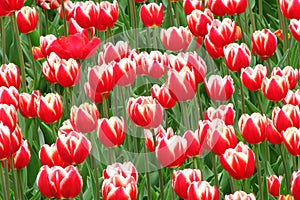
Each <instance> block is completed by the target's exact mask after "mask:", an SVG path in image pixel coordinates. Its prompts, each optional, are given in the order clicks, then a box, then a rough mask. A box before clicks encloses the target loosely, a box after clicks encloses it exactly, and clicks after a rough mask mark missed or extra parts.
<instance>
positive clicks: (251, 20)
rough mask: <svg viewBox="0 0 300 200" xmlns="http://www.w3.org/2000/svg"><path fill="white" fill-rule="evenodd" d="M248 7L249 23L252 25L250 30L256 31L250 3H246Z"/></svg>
mask: <svg viewBox="0 0 300 200" xmlns="http://www.w3.org/2000/svg"><path fill="white" fill-rule="evenodd" d="M248 9H249V14H250V22H251V25H252V32H255V31H256V27H255V21H254V17H253V12H252V8H251V4H250V3H248Z"/></svg>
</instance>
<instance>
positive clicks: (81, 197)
mask: <svg viewBox="0 0 300 200" xmlns="http://www.w3.org/2000/svg"><path fill="white" fill-rule="evenodd" d="M79 199H80V200H83V192H82V191H81V192H80V193H79Z"/></svg>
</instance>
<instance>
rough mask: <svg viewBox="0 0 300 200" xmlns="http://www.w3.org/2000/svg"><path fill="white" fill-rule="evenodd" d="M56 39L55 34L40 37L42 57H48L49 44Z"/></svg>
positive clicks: (49, 52)
mask: <svg viewBox="0 0 300 200" xmlns="http://www.w3.org/2000/svg"><path fill="white" fill-rule="evenodd" d="M55 40H56V37H55V35H52V34H50V35H46V36H45V37H44V36H41V37H40V48H41V53H42V54H43V55H44V57H45V58H46V57H48V56H49V55H50V54H51V53H52V49H51V44H52V43H53V42H54V41H55Z"/></svg>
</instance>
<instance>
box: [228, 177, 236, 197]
mask: <svg viewBox="0 0 300 200" xmlns="http://www.w3.org/2000/svg"><path fill="white" fill-rule="evenodd" d="M229 183H230V189H231V193H232V194H233V193H234V192H235V184H234V180H233V178H232V177H231V176H229Z"/></svg>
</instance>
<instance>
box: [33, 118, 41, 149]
mask: <svg viewBox="0 0 300 200" xmlns="http://www.w3.org/2000/svg"><path fill="white" fill-rule="evenodd" d="M33 123H34V131H35V136H36V141H37V143H38V146H39V148H40V147H41V144H40V138H39V131H38V129H39V128H38V121H37V118H36V117H35V118H34V119H33Z"/></svg>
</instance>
